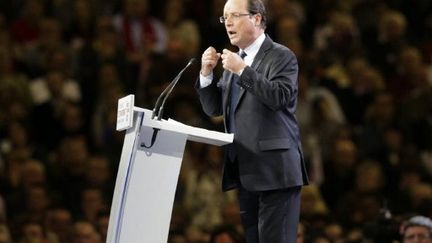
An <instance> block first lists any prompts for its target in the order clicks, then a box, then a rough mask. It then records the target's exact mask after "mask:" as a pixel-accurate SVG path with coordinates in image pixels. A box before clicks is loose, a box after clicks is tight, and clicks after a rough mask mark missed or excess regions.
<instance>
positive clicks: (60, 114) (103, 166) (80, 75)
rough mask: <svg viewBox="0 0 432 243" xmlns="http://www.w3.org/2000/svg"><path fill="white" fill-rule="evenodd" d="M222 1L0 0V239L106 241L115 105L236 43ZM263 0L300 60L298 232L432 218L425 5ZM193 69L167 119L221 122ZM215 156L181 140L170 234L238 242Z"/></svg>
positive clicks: (384, 231)
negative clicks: (302, 165)
mask: <svg viewBox="0 0 432 243" xmlns="http://www.w3.org/2000/svg"><path fill="white" fill-rule="evenodd" d="M224 3H225V0H209V1H201V0H159V1H149V0H14V1H3V0H2V1H0V242H1V243H12V242H18V243H36V242H39V243H79V242H80V243H101V242H105V238H106V234H107V226H108V220H109V210H110V205H111V199H112V194H113V189H114V184H115V178H116V171H117V168H118V162H119V158H120V153H121V148H122V143H123V136H124V133H123V132H117V131H116V130H115V124H116V115H117V114H116V112H117V100H118V98H120V97H123V96H125V95H127V94H135V98H136V106H139V107H143V108H149V109H151V108H152V106H153V105H154V101H155V99H156V98H157V96H158V95H159V94H160V92H161V91H162V90H163V89H164V88H165V87H166V85H167V84H168V83H169V82H170V81H171V80H172V79H173V78H174V77H175V76H176V74H177V72H179V71H180V70H181V69H182V68H183V67H184V66H185V65H186V64H187V63H188V61H189V60H190V59H191V58H197V59H198V60H199V59H200V56H201V52H202V51H203V50H204V49H206V48H207V47H208V46H210V45H212V46H213V47H215V48H216V49H217V50H218V51H221V50H222V49H223V48H229V49H232V47H231V46H230V45H229V40H228V38H227V37H226V33H225V29H224V26H223V25H222V24H220V23H219V19H218V17H219V16H220V15H222V13H223V6H224ZM266 3H267V10H268V14H269V16H268V17H269V22H268V26H267V30H266V32H267V33H268V34H269V36H270V37H271V38H272V39H273V40H275V41H277V42H279V43H281V44H283V45H286V46H287V47H289V48H290V49H292V50H293V51H294V53H295V54H296V55H297V58H298V60H299V65H300V74H299V80H300V82H299V84H300V87H299V88H300V90H299V103H298V109H297V117H298V120H299V123H300V128H301V135H302V142H303V146H304V153H305V159H306V161H307V165H308V170H309V174H310V179H311V185H309V186H307V187H304V188H303V191H302V207H301V225H300V226H299V232H298V242H299V243H301V242H310V243H325V242H393V241H402V236H401V226H402V225H403V224H402V222H404V221H405V220H407V219H409V218H410V217H411V216H413V215H423V216H425V217H429V218H431V217H432V184H431V182H432V34H431V33H432V1H429V0H417V1H408V0H267V1H266ZM199 68H200V66H199V62H198V63H196V64H194V65H193V66H192V67H191V69H189V70H188V71H186V72H185V73H184V75H183V77H182V79H181V80H180V82H179V84H178V86H177V87H176V89H175V90H174V92H173V94H172V97H170V98H169V99H168V101H167V108H166V109H167V111H166V113H165V116H166V117H170V118H174V119H176V120H178V121H180V122H183V123H186V124H188V125H192V126H198V127H203V128H208V129H214V130H220V131H222V129H223V126H222V123H221V118H211V119H210V118H207V117H206V116H205V115H204V114H203V112H202V111H201V108H200V106H199V101H198V98H197V95H196V93H195V90H194V88H193V84H194V82H195V80H196V78H197V75H198V71H199ZM218 68H219V69H218V70H217V71H218V72H221V71H222V70H221V67H218ZM222 153H223V152H222V150H221V148H219V147H215V146H210V145H204V144H198V143H193V142H188V144H187V147H186V152H185V156H184V160H183V165H182V170H181V173H180V178H179V183H178V188H177V192H176V198H175V204H174V210H173V215H172V222H171V228H170V233H169V242H170V243H184V242H190V243H207V242H210V243H238V242H243V238H242V232H241V230H240V226H239V220H240V219H239V216H238V205H237V202H236V199H235V192H229V193H222V192H221V189H220V178H221V175H220V174H221V167H222V156H223V155H222ZM149 196H151V195H149ZM429 237H432V236H431V235H429Z"/></svg>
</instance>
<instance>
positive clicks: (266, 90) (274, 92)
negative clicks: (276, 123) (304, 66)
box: [239, 47, 298, 110]
mask: <svg viewBox="0 0 432 243" xmlns="http://www.w3.org/2000/svg"><path fill="white" fill-rule="evenodd" d="M262 62H263V65H262V66H263V68H260V69H259V70H257V71H256V70H254V69H253V68H251V67H246V68H245V69H244V71H243V73H242V75H241V76H240V79H239V85H240V86H241V87H243V88H244V89H246V91H248V92H250V93H252V94H253V95H255V96H256V97H257V98H258V99H259V100H261V102H263V103H264V104H266V105H267V106H268V107H269V108H271V109H272V110H281V109H286V108H287V107H293V105H295V102H296V100H297V92H298V90H297V89H298V88H297V86H298V81H297V78H298V63H297V58H296V57H295V55H294V53H293V52H292V51H291V50H289V49H286V48H282V47H279V48H274V49H272V50H271V51H269V52H268V53H267V54H266V56H265V57H264V59H263V61H262Z"/></svg>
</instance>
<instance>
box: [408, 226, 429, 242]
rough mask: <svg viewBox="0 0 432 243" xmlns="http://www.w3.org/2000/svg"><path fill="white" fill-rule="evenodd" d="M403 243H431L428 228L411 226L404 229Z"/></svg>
mask: <svg viewBox="0 0 432 243" xmlns="http://www.w3.org/2000/svg"><path fill="white" fill-rule="evenodd" d="M403 242H404V243H432V238H431V234H430V231H429V229H428V228H426V227H423V226H411V227H409V228H408V229H406V231H405V234H404V239H403Z"/></svg>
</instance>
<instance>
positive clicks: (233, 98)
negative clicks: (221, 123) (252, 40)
mask: <svg viewBox="0 0 432 243" xmlns="http://www.w3.org/2000/svg"><path fill="white" fill-rule="evenodd" d="M246 55H247V54H246V52H244V51H242V52H241V53H240V57H241V58H242V59H244V57H245V56H246ZM239 78H240V77H239V76H238V75H237V74H233V75H232V80H231V94H230V104H229V114H228V119H229V132H232V133H234V131H235V122H234V111H235V108H236V106H237V102H238V99H239V95H240V86H239V85H238V83H237V82H238V79H239Z"/></svg>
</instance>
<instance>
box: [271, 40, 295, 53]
mask: <svg viewBox="0 0 432 243" xmlns="http://www.w3.org/2000/svg"><path fill="white" fill-rule="evenodd" d="M272 49H273V51H274V52H281V53H286V54H289V55H294V56H295V54H294V52H293V51H292V50H291V49H289V48H288V47H287V46H284V45H282V44H279V43H277V42H273V48H272Z"/></svg>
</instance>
